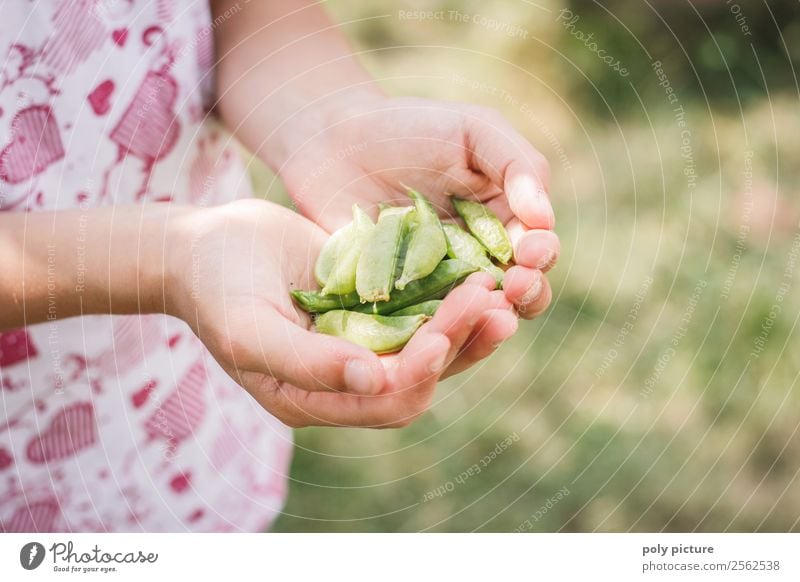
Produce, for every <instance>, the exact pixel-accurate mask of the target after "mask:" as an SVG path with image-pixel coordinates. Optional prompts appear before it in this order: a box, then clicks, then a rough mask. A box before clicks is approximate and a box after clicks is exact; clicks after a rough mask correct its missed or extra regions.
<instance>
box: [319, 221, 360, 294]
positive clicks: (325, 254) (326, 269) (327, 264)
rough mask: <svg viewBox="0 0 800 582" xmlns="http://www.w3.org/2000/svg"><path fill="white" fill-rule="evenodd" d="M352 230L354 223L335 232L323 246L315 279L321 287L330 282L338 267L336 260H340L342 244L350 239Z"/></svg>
mask: <svg viewBox="0 0 800 582" xmlns="http://www.w3.org/2000/svg"><path fill="white" fill-rule="evenodd" d="M352 230H353V223H352V222H351V223H350V224H348V225H347V226H343V227H342V228H340V229H339V230H337V231H336V232H334V233H333V234H332V235H331V236H330V237H328V240H326V241H325V244H324V245H323V246H322V250H321V251H320V253H319V257H318V258H317V263H316V265H315V266H314V278H315V279H316V280H317V283H319V286H320V287H324V286H325V283H327V282H328V278H329V277H330V276H331V272H332V271H333V268H334V266H335V265H336V260H337V259H338V258H339V252H340V250H341V248H342V245H341V242H342V241H343V240H348V239H349V238H350V236H351V232H352Z"/></svg>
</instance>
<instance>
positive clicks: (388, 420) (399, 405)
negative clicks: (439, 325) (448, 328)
mask: <svg viewBox="0 0 800 582" xmlns="http://www.w3.org/2000/svg"><path fill="white" fill-rule="evenodd" d="M449 351H450V342H449V340H448V339H447V337H445V336H444V335H442V334H438V333H428V334H416V335H415V336H414V337H413V338H412V339H411V341H410V342H409V343H408V345H407V346H406V348H405V349H404V350H403V352H401V354H399V355H397V356H393V357H392V358H388V359H389V360H390V361H391V362H394V365H393V366H391V367H390V368H389V370H388V372H389V373H390V374H391V375H392V383H393V384H395V385H396V386H397V390H394V391H391V392H387V393H383V394H378V395H372V396H357V395H353V394H341V393H338V394H337V393H335V392H308V391H306V390H301V389H298V388H296V387H294V386H291V385H288V384H282V385H277V383H276V382H275V381H274V380H273V379H271V378H266V377H264V376H261V375H255V374H252V373H246V374H244V375H243V382H244V385H245V387H246V388H247V389H248V391H249V392H250V393H251V394H252V395H253V396H254V397H255V399H256V400H257V401H258V402H259V404H261V405H262V406H263V407H264V408H265V409H267V410H268V411H269V412H270V413H272V414H273V415H274V416H275V417H276V418H278V419H279V420H281V421H282V422H284V423H286V424H287V425H289V426H292V427H305V426H348V427H371V428H390V427H401V426H406V425H407V424H409V423H410V422H411V421H412V420H413V419H415V418H416V417H417V416H419V415H420V414H422V413H423V412H424V411H425V409H426V408H427V407H428V405H429V404H430V401H431V398H432V396H433V391H434V388H435V386H436V382H437V380H438V378H439V375H440V373H441V369H440V368H439V366H441V361H443V359H444V358H445V357H446V355H447V353H448V352H449ZM411 364H413V365H411Z"/></svg>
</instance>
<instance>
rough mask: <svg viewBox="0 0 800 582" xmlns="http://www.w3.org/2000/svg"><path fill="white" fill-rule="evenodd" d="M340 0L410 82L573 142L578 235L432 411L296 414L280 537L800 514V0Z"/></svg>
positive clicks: (272, 189) (554, 147) (564, 164)
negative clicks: (314, 423)
mask: <svg viewBox="0 0 800 582" xmlns="http://www.w3.org/2000/svg"><path fill="white" fill-rule="evenodd" d="M327 6H328V9H329V10H330V12H331V14H332V15H333V16H334V18H336V19H337V21H339V22H341V23H342V28H343V30H344V32H345V33H346V34H347V35H348V37H349V38H350V39H351V40H352V43H353V46H354V48H355V50H357V51H360V52H361V53H362V54H361V57H362V59H363V62H364V63H365V65H366V66H367V68H368V69H369V70H370V71H371V72H372V73H373V74H374V75H375V76H376V77H378V78H380V79H381V80H382V81H381V82H382V85H383V86H384V87H385V89H386V90H387V91H388V92H390V93H392V94H397V95H400V94H403V95H405V94H414V95H420V96H426V97H431V98H436V99H448V100H461V101H471V102H476V103H481V104H485V105H490V106H493V107H495V108H497V109H499V110H501V111H502V112H503V113H504V114H505V115H506V117H508V118H509V119H510V120H512V121H513V123H514V124H515V125H516V126H517V127H518V128H519V130H520V131H521V132H522V133H523V134H525V135H526V136H527V137H528V138H529V139H530V140H531V141H532V142H533V143H534V144H535V145H536V146H537V147H538V148H539V149H540V150H541V151H542V152H543V153H545V154H546V155H547V156H548V157H549V159H550V160H551V163H552V167H553V184H552V197H553V200H554V203H555V207H556V212H557V217H558V225H557V232H558V234H559V235H560V237H561V240H562V246H563V252H562V256H561V260H560V263H559V265H558V267H557V268H556V269H555V270H554V271H553V272H552V274H551V282H552V285H553V290H554V302H553V306H552V308H551V309H550V311H548V312H547V313H546V314H545V315H544V316H542V317H541V318H540V319H538V320H537V321H535V322H530V323H526V324H524V325H522V326H521V329H520V331H519V333H518V334H517V335H516V336H515V337H514V338H513V339H512V340H510V341H509V342H507V344H505V345H503V346H502V347H501V348H500V349H499V351H498V352H497V353H495V354H494V355H493V356H492V357H490V358H489V359H487V360H486V361H485V362H483V363H482V364H481V365H479V366H477V367H475V368H474V369H472V370H470V371H468V372H466V373H463V374H461V375H460V376H458V377H456V378H453V379H450V380H449V381H447V382H445V383H443V384H442V385H441V386H440V388H439V390H438V394H437V399H436V401H435V403H434V405H433V406H432V408H431V410H430V412H429V413H428V414H426V415H425V416H424V417H422V418H421V419H420V420H419V421H418V422H417V423H415V424H414V425H412V426H411V427H410V428H407V429H404V430H401V431H369V430H355V429H352V430H341V429H305V430H300V431H297V432H296V438H297V449H296V454H295V459H294V463H293V466H292V481H291V487H290V496H289V502H288V505H287V506H286V508H285V513H284V515H283V516H282V517H281V518H280V519H279V521H278V522H277V524H276V525H275V527H274V529H275V530H277V531H421V530H424V531H473V530H479V531H514V530H522V531H596V530H597V531H629V530H632V531H660V530H664V531H685V530H698V531H754V530H758V531H790V530H792V531H798V530H800V482H799V481H798V472H799V471H800V438H799V435H798V419H799V417H800V415H798V412H800V406H798V397H799V396H800V387H798V385H797V383H798V370H800V349H798V348H800V341H798V332H797V320H798V313H800V311H799V310H798V307H800V299H798V293H797V288H798V282H799V280H800V272H798V273H796V272H795V270H796V269H798V267H797V265H798V264H800V257H798V253H800V238H798V237H800V234H799V231H798V219H799V218H800V208H798V195H797V194H798V192H797V174H798V163H797V160H798V152H800V118H799V116H798V113H800V111H799V110H798V81H797V77H796V73H795V72H794V65H795V64H796V63H797V60H798V59H800V18H798V5H797V2H796V1H794V0H792V1H789V0H786V1H770V2H769V3H768V4H767V3H766V2H756V1H747V0H740V1H739V2H738V3H734V2H723V1H707V2H700V1H696V0H695V1H693V2H691V3H690V2H688V1H685V0H682V1H680V2H668V1H660V2H659V1H655V2H650V3H640V2H635V1H633V0H630V1H624V0H616V1H606V2H593V1H585V0H584V1H578V0H573V1H572V2H558V1H554V0H536V1H535V2H528V1H521V0H514V1H482V2H477V1H462V0H459V1H458V2H456V1H455V0H452V1H449V2H441V3H434V2H421V1H418V2H390V1H388V0H379V1H373V2H364V3H356V2H336V1H332V2H329V3H327ZM415 10H418V11H420V10H421V11H441V12H440V15H437V14H434V15H433V16H426V17H409V15H408V13H409V12H410V11H415ZM576 17H577V19H576ZM589 35H591V37H590V36H589ZM593 43H594V44H593ZM599 51H605V52H603V53H599ZM603 58H605V59H606V60H603ZM607 61H609V62H610V63H611V64H609V62H607ZM657 61H660V63H661V66H660V67H658V66H654V62H657ZM617 62H618V63H619V64H617ZM622 69H624V71H625V73H626V74H621V72H622ZM667 86H669V88H671V90H672V93H670V94H668V93H667V92H666V89H667ZM670 99H672V102H670ZM253 174H254V180H255V182H256V185H257V187H258V188H259V190H260V191H268V196H270V197H272V198H276V199H284V198H283V196H284V195H283V193H282V192H281V191H280V186H279V185H278V184H276V182H275V181H273V180H272V178H271V177H270V176H269V175H268V174H266V173H265V171H264V170H263V168H257V167H254V170H253ZM476 467H477V468H476Z"/></svg>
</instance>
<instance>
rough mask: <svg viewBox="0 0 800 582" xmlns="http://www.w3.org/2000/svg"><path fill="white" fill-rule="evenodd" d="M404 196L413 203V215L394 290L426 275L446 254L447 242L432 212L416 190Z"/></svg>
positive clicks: (432, 209) (430, 206) (431, 208)
mask: <svg viewBox="0 0 800 582" xmlns="http://www.w3.org/2000/svg"><path fill="white" fill-rule="evenodd" d="M408 195H409V196H410V197H411V198H412V199H413V200H414V206H415V208H416V214H415V217H414V222H413V225H412V227H411V230H410V232H409V234H408V250H407V251H406V254H405V257H404V259H403V261H404V262H403V273H402V275H401V276H400V278H399V279H397V281H396V282H395V287H396V288H397V289H401V290H402V289H404V288H405V286H406V285H408V284H409V283H410V282H411V281H416V280H418V279H422V278H423V277H427V276H428V275H430V274H431V273H432V272H433V270H434V269H435V268H436V265H438V264H439V262H440V261H441V260H442V258H443V257H444V256H445V254H446V253H447V239H446V238H445V236H444V231H443V230H442V223H441V222H439V217H438V216H437V215H436V210H435V209H434V208H433V206H432V205H431V203H430V202H428V201H427V200H426V199H425V197H424V196H423V195H422V194H420V193H419V192H417V191H416V190H412V189H411V188H409V189H408Z"/></svg>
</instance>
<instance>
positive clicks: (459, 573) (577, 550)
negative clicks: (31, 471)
mask: <svg viewBox="0 0 800 582" xmlns="http://www.w3.org/2000/svg"><path fill="white" fill-rule="evenodd" d="M799 553H800V535H797V534H340V535H333V534H0V580H3V581H6V580H8V581H17V580H21V581H24V580H83V579H87V578H89V579H93V580H114V581H123V580H136V581H137V582H138V581H141V580H148V579H151V580H193V579H197V580H214V579H215V578H218V579H219V578H221V577H226V578H225V579H226V580H231V581H234V580H235V581H236V582H243V581H247V580H258V581H264V580H273V579H275V577H276V576H280V577H290V579H296V580H320V581H323V580H324V581H325V582H337V581H340V580H341V581H343V582H345V581H346V582H354V581H359V580H370V581H375V580H380V581H382V582H383V581H394V580H397V581H403V582H408V581H409V580H432V579H434V577H439V576H441V577H443V578H445V579H448V580H458V581H461V580H481V581H482V582H485V581H486V580H517V579H520V580H570V581H572V580H614V581H624V580H687V581H688V580H742V581H745V580H746V581H748V582H750V581H753V580H770V581H776V582H777V581H779V580H781V581H783V580H792V581H796V580H800V568H798V564H800V558H799V557H798V554H799Z"/></svg>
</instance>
